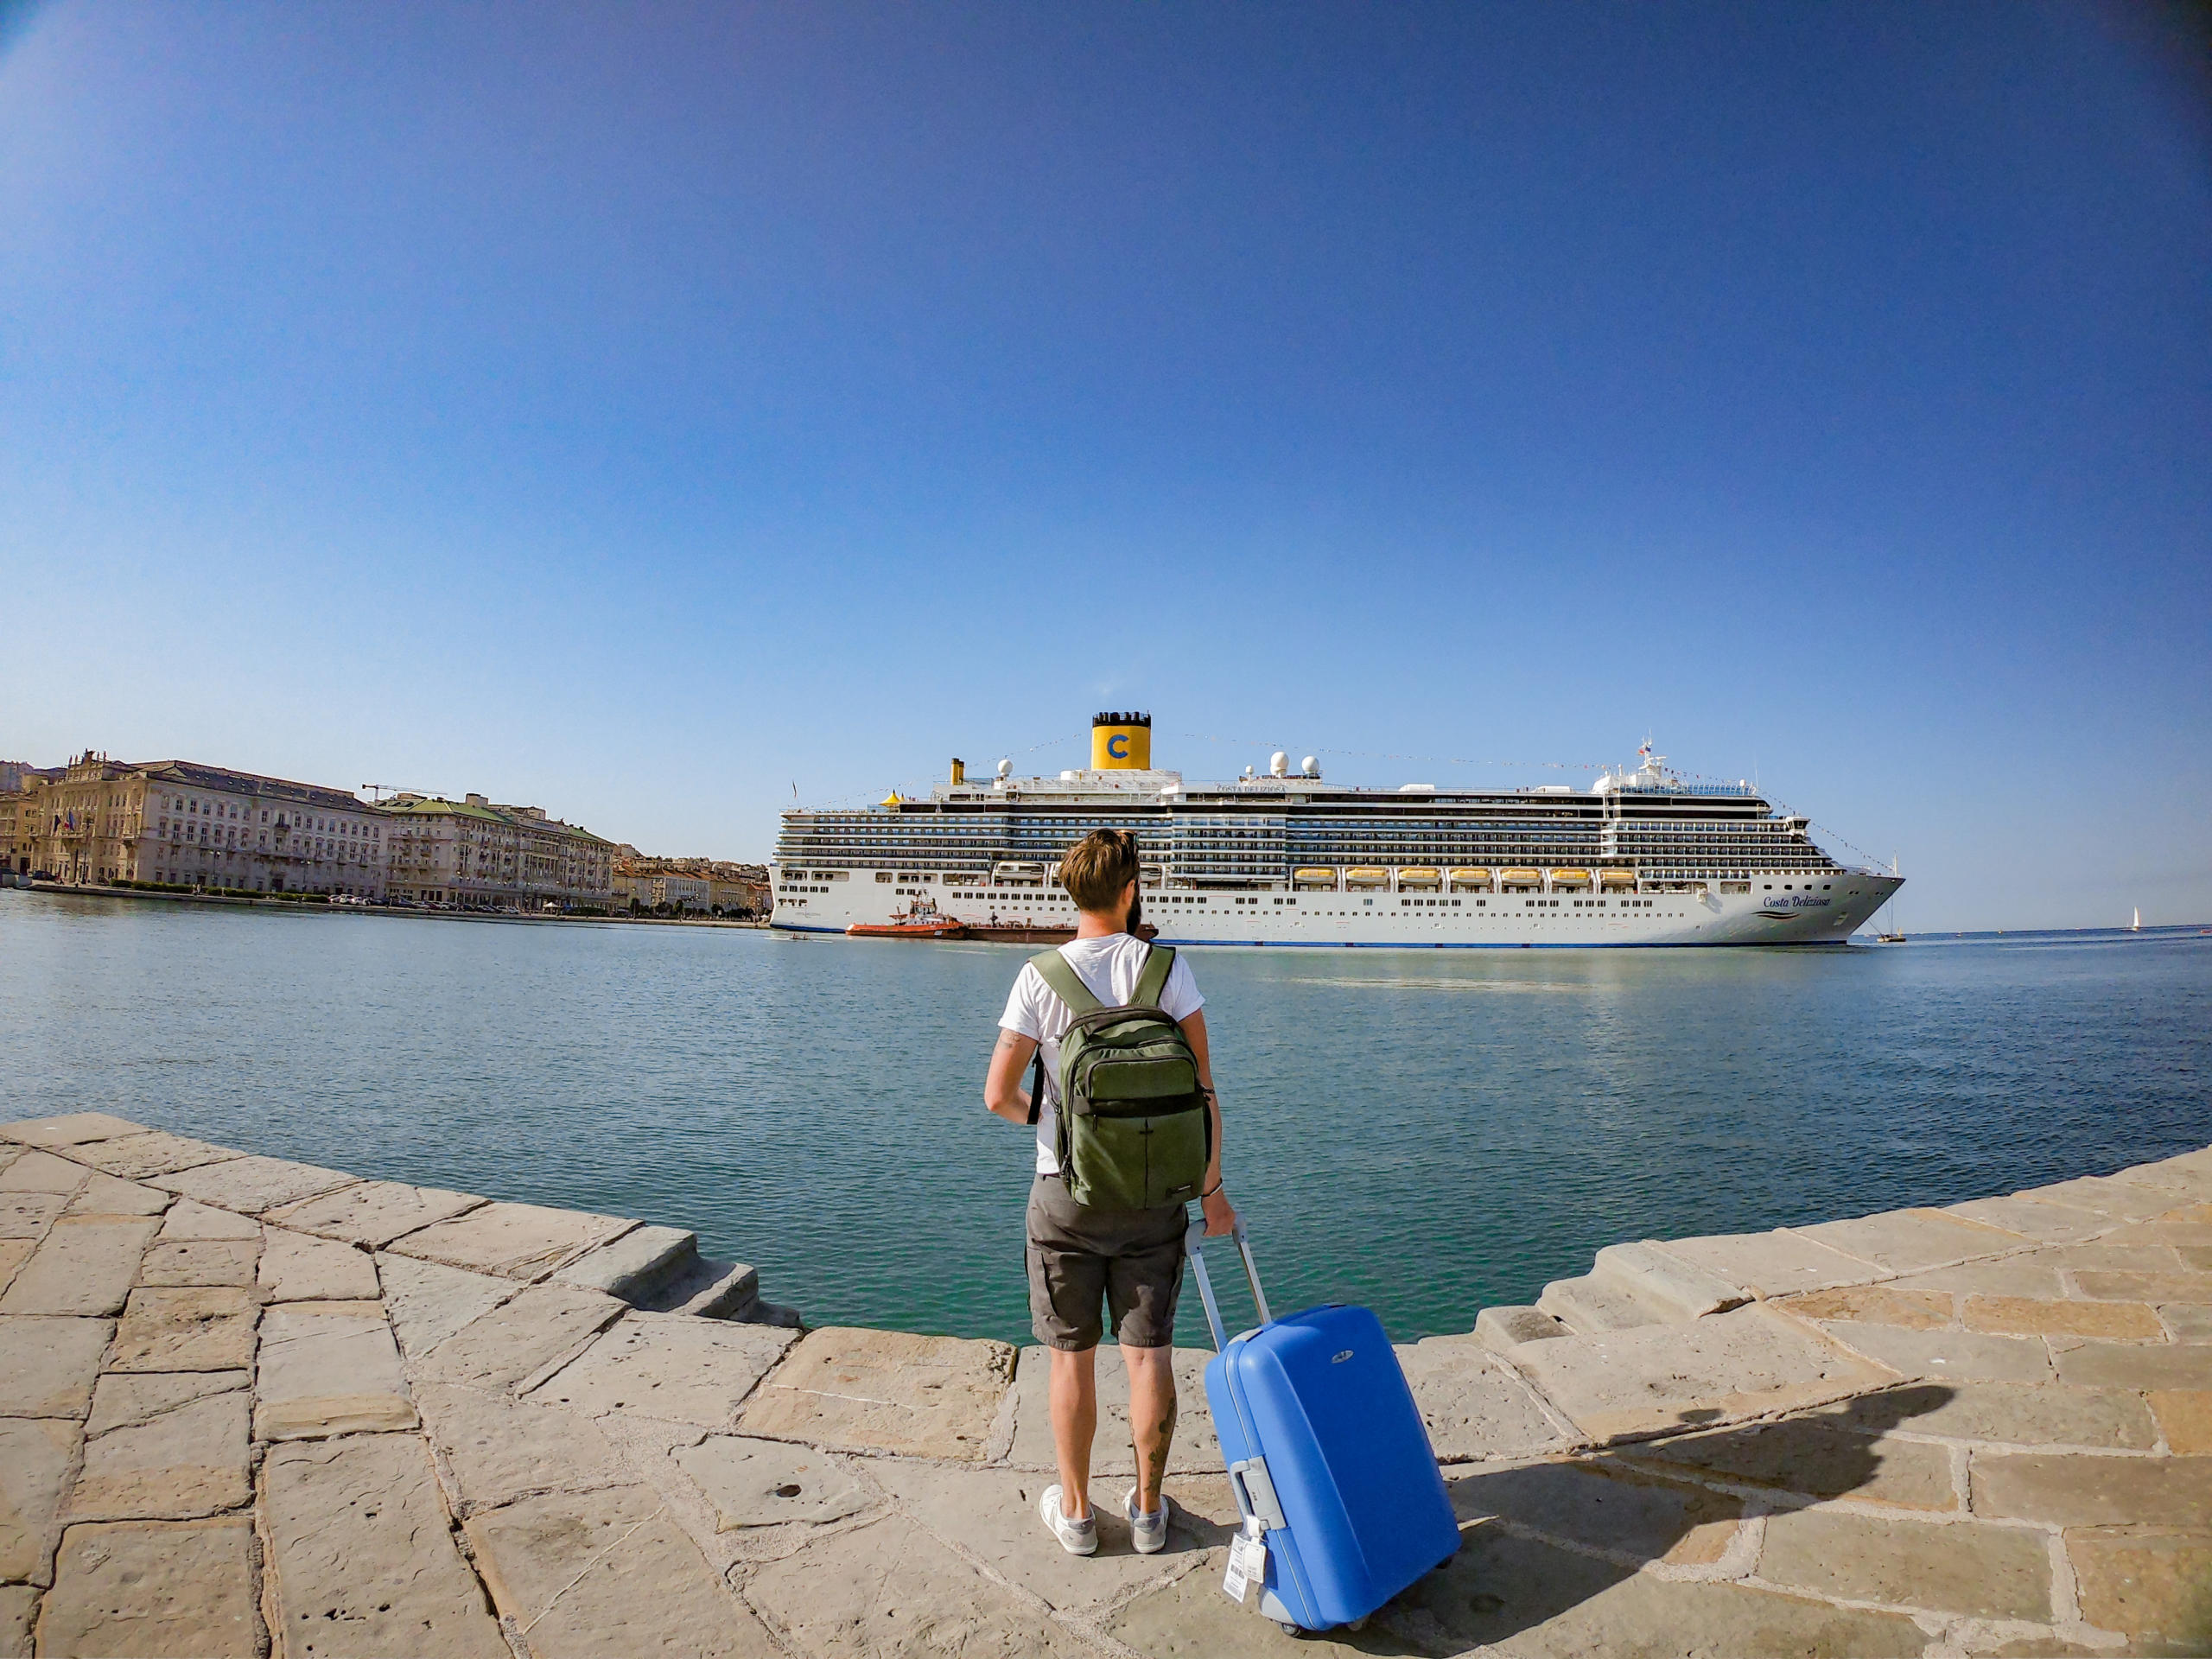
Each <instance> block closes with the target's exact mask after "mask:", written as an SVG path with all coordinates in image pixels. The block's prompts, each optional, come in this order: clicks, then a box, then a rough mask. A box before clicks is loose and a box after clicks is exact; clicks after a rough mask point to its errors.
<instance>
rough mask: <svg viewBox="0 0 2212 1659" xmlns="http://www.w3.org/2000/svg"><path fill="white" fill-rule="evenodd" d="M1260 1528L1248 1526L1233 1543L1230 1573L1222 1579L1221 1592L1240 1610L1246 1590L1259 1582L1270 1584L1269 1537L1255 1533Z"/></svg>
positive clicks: (1231, 1545)
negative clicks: (1268, 1578)
mask: <svg viewBox="0 0 2212 1659" xmlns="http://www.w3.org/2000/svg"><path fill="white" fill-rule="evenodd" d="M1257 1525H1258V1522H1254V1521H1248V1522H1245V1523H1244V1530H1243V1531H1242V1532H1239V1533H1238V1534H1237V1535H1236V1537H1234V1538H1232V1539H1230V1541H1229V1570H1228V1572H1226V1573H1224V1574H1223V1575H1222V1580H1221V1590H1222V1593H1223V1594H1224V1595H1225V1596H1227V1597H1228V1598H1229V1599H1230V1600H1231V1601H1233V1602H1235V1603H1236V1604H1237V1605H1239V1606H1242V1605H1243V1603H1244V1592H1245V1589H1246V1586H1249V1585H1250V1584H1251V1583H1253V1582H1254V1581H1255V1580H1257V1581H1259V1582H1261V1583H1262V1584H1264V1583H1265V1582H1266V1581H1267V1577H1268V1543H1267V1535H1265V1534H1264V1533H1262V1532H1259V1531H1257V1530H1255V1529H1256V1527H1257Z"/></svg>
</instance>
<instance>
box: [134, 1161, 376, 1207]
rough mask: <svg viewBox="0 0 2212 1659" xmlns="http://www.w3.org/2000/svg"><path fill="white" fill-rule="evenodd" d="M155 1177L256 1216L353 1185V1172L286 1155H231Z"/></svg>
mask: <svg viewBox="0 0 2212 1659" xmlns="http://www.w3.org/2000/svg"><path fill="white" fill-rule="evenodd" d="M153 1179H154V1185H156V1186H161V1187H166V1188H167V1189H168V1191H170V1192H175V1193H180V1194H181V1195H182V1196H183V1197H185V1198H197V1199H199V1200H200V1203H202V1204H210V1205H214V1206H215V1207H216V1208H217V1209H219V1210H234V1211H238V1213H239V1214H241V1215H247V1216H257V1215H260V1214H262V1213H263V1212H264V1211H270V1210H274V1209H276V1208H277V1206H278V1205H286V1204H291V1203H293V1202H295V1201H296V1200H297V1199H300V1198H308V1197H311V1196H312V1195H314V1194H315V1193H318V1192H329V1191H330V1190H331V1189H332V1188H334V1187H339V1186H346V1185H351V1184H352V1182H353V1179H354V1177H353V1176H351V1175H349V1174H347V1173H346V1172H345V1171H344V1170H342V1169H324V1168H323V1167H321V1166H320V1165H317V1164H296V1163H293V1162H291V1161H290V1160H287V1159H283V1158H264V1157H260V1156H258V1155H253V1156H248V1157H243V1158H226V1159H225V1160H223V1161H222V1162H221V1163H219V1164H203V1165H200V1166H195V1167H194V1168H190V1169H182V1170H178V1171H176V1172H175V1173H173V1174H166V1175H156V1176H155V1177H154V1178H153Z"/></svg>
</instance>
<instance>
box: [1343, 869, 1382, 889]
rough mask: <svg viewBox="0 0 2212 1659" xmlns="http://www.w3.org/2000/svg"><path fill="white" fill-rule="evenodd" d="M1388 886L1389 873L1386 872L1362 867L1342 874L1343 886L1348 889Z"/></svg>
mask: <svg viewBox="0 0 2212 1659" xmlns="http://www.w3.org/2000/svg"><path fill="white" fill-rule="evenodd" d="M1389 885H1390V872H1389V871H1388V870H1378V869H1374V868H1369V867H1365V866H1363V867H1361V868H1357V869H1351V870H1346V871H1345V872H1344V886H1346V887H1389Z"/></svg>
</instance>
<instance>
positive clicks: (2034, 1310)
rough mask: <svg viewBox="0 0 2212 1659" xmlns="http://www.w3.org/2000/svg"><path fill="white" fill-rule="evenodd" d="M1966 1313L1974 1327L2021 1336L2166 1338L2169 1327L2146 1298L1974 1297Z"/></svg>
mask: <svg viewBox="0 0 2212 1659" xmlns="http://www.w3.org/2000/svg"><path fill="white" fill-rule="evenodd" d="M1961 1318H1962V1319H1964V1320H1965V1323H1966V1327H1967V1330H1969V1331H1986V1332H1991V1333H1993V1334H1994V1335H1998V1336H2015V1337H2108V1338H2109V1337H2118V1338H2126V1337H2134V1338H2140V1339H2142V1340H2144V1341H2145V1342H2162V1341H2164V1339H2165V1335H2166V1327H2165V1326H2164V1325H2161V1324H2159V1323H2158V1315H2157V1314H2156V1313H2153V1312H2152V1310H2151V1309H2150V1308H2148V1307H2146V1306H2144V1305H2143V1304H2142V1303H2141V1302H2074V1301H2040V1300H2031V1299H2029V1298H2027V1297H2025V1296H1969V1297H1967V1300H1966V1306H1965V1308H1964V1310H1963V1311H1962V1313H1961Z"/></svg>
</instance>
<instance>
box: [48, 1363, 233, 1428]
mask: <svg viewBox="0 0 2212 1659" xmlns="http://www.w3.org/2000/svg"><path fill="white" fill-rule="evenodd" d="M252 1385H253V1376H252V1373H251V1372H249V1371H143V1372H142V1371H110V1372H108V1373H107V1374H106V1375H105V1376H102V1377H101V1378H100V1380H99V1387H97V1388H95V1389H93V1390H92V1416H91V1418H90V1420H89V1421H86V1424H85V1433H87V1434H105V1433H108V1431H109V1430H111V1429H116V1428H124V1427H130V1426H132V1425H135V1424H141V1423H150V1422H152V1421H154V1420H155V1419H156V1418H157V1417H160V1416H162V1415H163V1414H166V1413H168V1412H171V1411H174V1410H175V1409H176V1408H178V1407H179V1406H182V1405H188V1404H189V1403H190V1402H193V1401H194V1400H206V1399H208V1398H210V1397H212V1396H213V1395H219V1394H233V1393H237V1392H238V1391H239V1390H242V1389H250V1388H251V1387H252Z"/></svg>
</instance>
